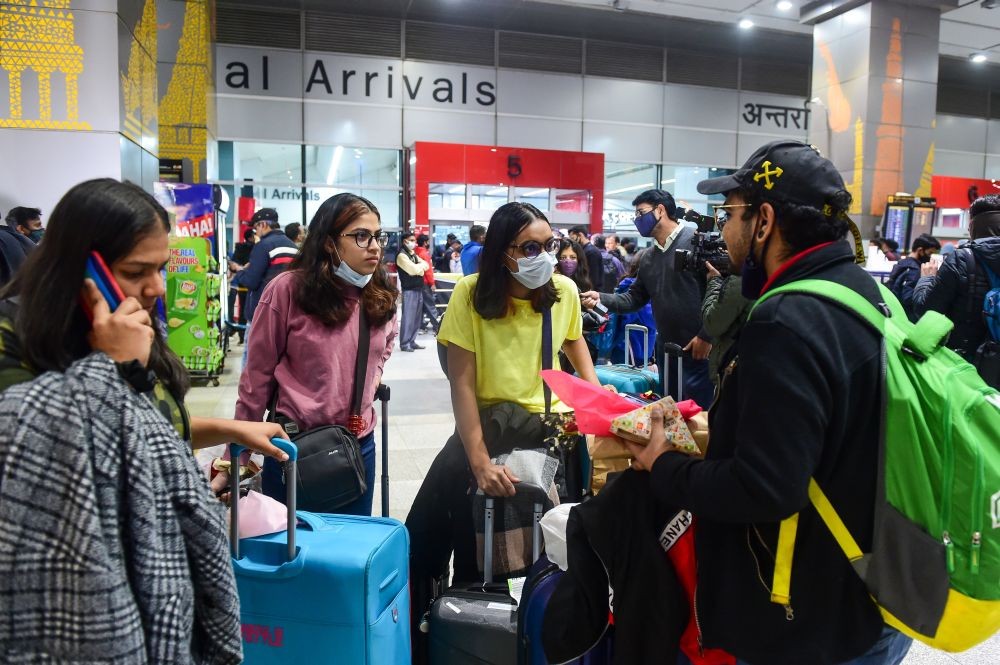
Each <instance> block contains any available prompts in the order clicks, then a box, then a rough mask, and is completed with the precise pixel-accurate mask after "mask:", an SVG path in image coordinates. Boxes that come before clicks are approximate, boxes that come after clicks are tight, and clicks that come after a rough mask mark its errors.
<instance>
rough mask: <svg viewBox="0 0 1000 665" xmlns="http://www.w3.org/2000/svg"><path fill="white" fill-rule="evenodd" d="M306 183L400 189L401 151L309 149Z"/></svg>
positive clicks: (326, 147) (344, 148)
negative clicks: (387, 186) (388, 186)
mask: <svg viewBox="0 0 1000 665" xmlns="http://www.w3.org/2000/svg"><path fill="white" fill-rule="evenodd" d="M305 150H306V182H309V183H312V184H317V185H322V184H326V185H351V186H357V185H362V186H384V185H391V186H393V187H398V186H399V185H400V159H401V152H400V151H399V150H384V149H379V148H351V147H347V146H332V145H307V146H306V147H305Z"/></svg>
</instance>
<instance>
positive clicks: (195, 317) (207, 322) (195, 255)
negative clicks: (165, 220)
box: [167, 238, 222, 373]
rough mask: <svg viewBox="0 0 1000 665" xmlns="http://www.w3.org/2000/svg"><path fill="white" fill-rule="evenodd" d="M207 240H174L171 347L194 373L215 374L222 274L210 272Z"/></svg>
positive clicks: (169, 316)
mask: <svg viewBox="0 0 1000 665" xmlns="http://www.w3.org/2000/svg"><path fill="white" fill-rule="evenodd" d="M210 252H211V245H210V243H209V241H208V240H207V239H205V238H171V240H170V259H169V261H168V262H167V344H168V345H169V346H170V348H171V349H172V350H173V351H174V353H176V354H177V355H178V356H180V357H181V360H183V361H184V364H185V366H186V367H187V368H188V369H189V370H192V371H196V372H197V371H205V372H209V373H212V372H214V370H215V368H216V366H217V365H218V364H219V363H221V360H222V358H221V356H222V354H221V350H220V347H219V343H218V340H219V330H218V327H217V326H216V323H215V322H216V319H217V318H218V311H217V309H216V308H217V307H218V301H217V298H218V289H219V286H218V280H219V277H218V275H215V274H211V273H210V267H211V263H212V261H213V259H212V255H211V253H210Z"/></svg>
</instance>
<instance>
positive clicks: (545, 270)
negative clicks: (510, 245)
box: [507, 252, 556, 290]
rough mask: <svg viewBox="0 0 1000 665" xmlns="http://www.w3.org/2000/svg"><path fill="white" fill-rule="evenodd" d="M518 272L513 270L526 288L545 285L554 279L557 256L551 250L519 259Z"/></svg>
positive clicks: (516, 277)
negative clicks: (530, 257) (532, 256)
mask: <svg viewBox="0 0 1000 665" xmlns="http://www.w3.org/2000/svg"><path fill="white" fill-rule="evenodd" d="M507 258H509V259H513V258H514V257H512V256H508V257H507ZM516 263H517V272H511V273H510V274H511V275H513V276H514V279H516V280H517V281H518V282H520V283H521V286H523V287H524V288H526V289H531V290H534V289H537V288H538V287H540V286H544V285H545V284H547V283H548V281H549V280H550V279H552V273H553V271H554V270H555V267H556V257H555V256H554V255H552V254H550V253H549V252H542V253H541V254H539V255H538V256H536V257H534V258H532V259H529V258H520V259H517V261H516Z"/></svg>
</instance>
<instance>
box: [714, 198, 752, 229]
mask: <svg viewBox="0 0 1000 665" xmlns="http://www.w3.org/2000/svg"><path fill="white" fill-rule="evenodd" d="M749 207H750V204H749V203H730V204H729V205H713V206H712V209H713V210H714V211H715V225H716V226H717V227H719V230H720V231H721V230H722V228H723V227H724V226H725V225H726V223H727V222H728V221H729V220H730V218H731V217H732V213H730V212H729V210H730V208H749Z"/></svg>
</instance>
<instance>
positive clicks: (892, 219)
mask: <svg viewBox="0 0 1000 665" xmlns="http://www.w3.org/2000/svg"><path fill="white" fill-rule="evenodd" d="M909 218H910V209H909V207H906V206H889V207H888V208H886V210H885V237H886V238H888V239H890V240H895V241H896V242H898V243H899V248H900V249H904V248H905V247H906V231H907V230H908V229H907V226H909V222H910V219H909Z"/></svg>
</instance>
